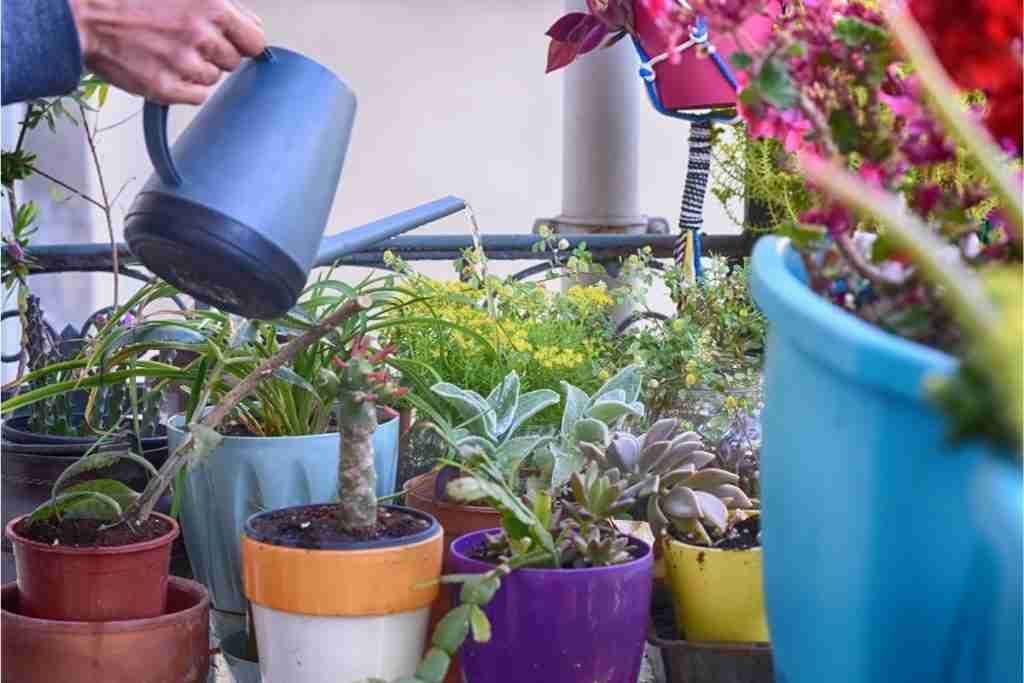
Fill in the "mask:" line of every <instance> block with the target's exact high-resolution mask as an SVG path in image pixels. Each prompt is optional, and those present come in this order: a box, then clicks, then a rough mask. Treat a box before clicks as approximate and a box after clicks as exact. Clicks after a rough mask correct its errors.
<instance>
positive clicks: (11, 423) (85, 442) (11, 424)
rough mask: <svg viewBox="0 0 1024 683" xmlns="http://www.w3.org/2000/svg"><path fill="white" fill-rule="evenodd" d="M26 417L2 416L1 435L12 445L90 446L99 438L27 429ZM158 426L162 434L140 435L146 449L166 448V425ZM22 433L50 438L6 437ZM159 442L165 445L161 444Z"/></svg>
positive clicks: (17, 435) (76, 415)
mask: <svg viewBox="0 0 1024 683" xmlns="http://www.w3.org/2000/svg"><path fill="white" fill-rule="evenodd" d="M83 415H84V414H83V413H74V415H73V417H80V416H83ZM28 419H29V416H28V415H11V416H10V417H5V418H3V420H2V423H0V432H3V436H4V437H5V439H6V441H7V442H9V443H11V444H13V445H31V446H92V445H93V444H95V443H96V442H97V441H98V440H99V439H100V437H99V436H95V437H93V436H58V435H56V434H46V433H44V432H33V431H29V430H28V429H26V428H25V427H27V425H26V424H25V423H26V422H28ZM159 426H161V427H164V433H163V434H155V435H152V436H144V437H142V443H143V446H145V445H146V444H148V445H149V448H148V449H146V450H153V449H156V448H166V443H167V425H166V424H165V423H160V425H159ZM22 434H24V435H27V436H31V437H44V438H47V439H50V440H51V441H49V442H46V443H42V442H40V443H34V444H23V443H22V442H19V441H15V440H14V439H13V438H6V437H8V436H10V437H20V435H22ZM161 442H162V443H163V444H165V445H163V446H161V445H160V444H161Z"/></svg>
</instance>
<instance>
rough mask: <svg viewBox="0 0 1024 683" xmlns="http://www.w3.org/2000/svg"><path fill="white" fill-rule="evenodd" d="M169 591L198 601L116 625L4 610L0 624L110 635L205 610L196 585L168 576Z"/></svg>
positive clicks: (205, 595) (204, 595) (206, 602)
mask: <svg viewBox="0 0 1024 683" xmlns="http://www.w3.org/2000/svg"><path fill="white" fill-rule="evenodd" d="M172 587H173V588H172ZM172 589H173V590H177V591H178V592H181V593H185V594H186V595H188V596H190V597H198V598H199V599H198V600H197V601H196V602H195V604H193V605H190V606H188V607H186V608H185V609H181V610H178V611H177V612H168V613H167V614H161V615H160V616H157V617H150V618H148V619H123V620H118V621H65V620H57V619H38V618H36V617H27V616H25V615H24V614H18V613H17V612H11V611H8V610H6V609H4V610H2V612H3V621H4V625H5V626H8V625H10V626H14V625H17V626H19V627H21V628H27V629H32V630H45V631H48V632H51V633H52V632H54V631H61V632H71V633H80V634H81V635H83V636H89V635H96V634H111V635H112V634H115V633H123V632H126V631H149V630H152V629H156V628H161V627H164V626H171V625H173V624H175V623H177V622H179V621H187V620H188V619H190V618H191V617H192V616H193V615H196V614H198V613H200V612H202V611H204V610H208V609H209V607H210V592H209V591H208V590H206V587H205V586H203V584H201V583H199V582H198V581H192V580H190V579H185V578H182V577H180V576H168V577H167V590H168V592H169V591H171V590H172ZM0 590H2V591H5V592H6V591H9V590H13V591H15V592H17V590H18V582H17V581H11V582H10V583H5V584H4V585H3V586H2V587H0Z"/></svg>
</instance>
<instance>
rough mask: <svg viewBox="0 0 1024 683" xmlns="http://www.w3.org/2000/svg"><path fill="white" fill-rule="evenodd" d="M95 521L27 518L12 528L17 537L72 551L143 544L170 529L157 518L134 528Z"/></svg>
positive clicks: (166, 523) (152, 518)
mask: <svg viewBox="0 0 1024 683" xmlns="http://www.w3.org/2000/svg"><path fill="white" fill-rule="evenodd" d="M109 524H110V522H107V521H104V520H99V519H71V518H67V517H65V518H64V519H62V520H60V521H59V522H58V521H55V520H38V521H35V522H33V521H31V520H30V519H28V518H27V517H26V518H24V519H22V520H21V521H20V522H18V523H17V524H15V525H14V531H15V533H17V534H18V535H19V536H22V537H24V538H27V539H28V540H30V541H35V542H36V543H46V544H49V545H62V546H67V547H72V548H116V547H118V546H123V545H130V544H132V543H144V542H146V541H152V540H154V539H157V538H160V537H161V536H163V535H164V534H166V533H168V532H170V531H171V529H172V528H173V527H172V526H171V525H170V524H169V523H168V522H166V521H164V520H163V519H160V518H159V517H150V518H149V519H147V520H146V521H145V522H142V523H141V524H140V525H138V526H128V525H127V524H117V525H115V526H109V527H108V525H109Z"/></svg>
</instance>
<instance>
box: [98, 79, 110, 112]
mask: <svg viewBox="0 0 1024 683" xmlns="http://www.w3.org/2000/svg"><path fill="white" fill-rule="evenodd" d="M98 92H99V98H98V99H97V101H98V102H99V105H100V106H101V107H102V106H103V105H104V104H106V103H107V95H109V94H110V85H109V84H107V83H104V84H103V85H101V86H100V87H99V91H98Z"/></svg>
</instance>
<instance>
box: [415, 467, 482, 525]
mask: <svg viewBox="0 0 1024 683" xmlns="http://www.w3.org/2000/svg"><path fill="white" fill-rule="evenodd" d="M436 475H437V470H431V471H429V472H424V473H423V474H417V475H416V476H415V477H413V478H412V479H409V480H407V481H406V482H405V485H403V486H402V492H403V493H404V494H405V495H407V496H409V495H412V496H416V497H417V498H419V499H421V500H424V501H427V502H428V503H430V504H431V505H433V506H435V507H437V508H439V509H441V510H450V511H452V512H457V511H460V510H463V511H469V512H492V513H494V514H495V515H499V516H500V515H501V511H500V510H498V509H497V508H492V507H489V506H487V505H463V504H461V503H451V502H449V501H446V500H437V499H436V498H435V497H434V495H433V494H434V491H433V489H434V487H433V486H430V487H429V488H430V490H429V491H427V493H426V494H424V493H423V490H422V489H425V488H427V486H428V484H429V483H430V481H431V479H432V477H435V476H436Z"/></svg>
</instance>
